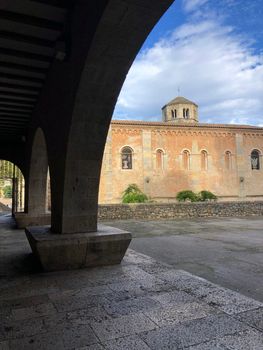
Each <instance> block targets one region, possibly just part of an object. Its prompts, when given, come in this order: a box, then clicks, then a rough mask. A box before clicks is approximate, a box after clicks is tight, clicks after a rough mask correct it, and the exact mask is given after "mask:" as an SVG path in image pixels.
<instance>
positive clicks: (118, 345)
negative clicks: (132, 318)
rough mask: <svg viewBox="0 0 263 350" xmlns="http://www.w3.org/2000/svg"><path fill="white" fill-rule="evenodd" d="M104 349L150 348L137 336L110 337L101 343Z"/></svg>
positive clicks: (148, 349)
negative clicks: (110, 338)
mask: <svg viewBox="0 0 263 350" xmlns="http://www.w3.org/2000/svg"><path fill="white" fill-rule="evenodd" d="M103 345H104V347H105V349H106V350H150V348H149V347H148V346H147V345H146V344H145V342H144V341H143V340H142V339H140V338H139V337H138V336H136V335H134V336H131V337H125V338H118V339H112V340H110V341H108V342H106V343H104V344H103Z"/></svg>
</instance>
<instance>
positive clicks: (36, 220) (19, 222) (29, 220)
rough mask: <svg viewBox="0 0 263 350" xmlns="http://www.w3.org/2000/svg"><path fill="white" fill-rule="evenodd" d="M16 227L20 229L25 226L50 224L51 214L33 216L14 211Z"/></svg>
mask: <svg viewBox="0 0 263 350" xmlns="http://www.w3.org/2000/svg"><path fill="white" fill-rule="evenodd" d="M14 217H15V221H16V227H17V228H19V229H21V228H25V227H27V226H44V225H50V224H51V215H50V214H43V215H38V216H33V215H30V214H27V213H15V215H14Z"/></svg>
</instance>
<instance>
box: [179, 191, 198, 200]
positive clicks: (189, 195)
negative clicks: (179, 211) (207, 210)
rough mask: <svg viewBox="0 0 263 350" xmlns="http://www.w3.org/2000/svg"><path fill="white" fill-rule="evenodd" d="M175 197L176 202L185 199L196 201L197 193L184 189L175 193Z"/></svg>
mask: <svg viewBox="0 0 263 350" xmlns="http://www.w3.org/2000/svg"><path fill="white" fill-rule="evenodd" d="M176 199H177V200H178V202H185V201H190V202H197V201H198V195H197V194H195V193H194V192H193V191H191V190H184V191H180V192H178V193H177V195H176Z"/></svg>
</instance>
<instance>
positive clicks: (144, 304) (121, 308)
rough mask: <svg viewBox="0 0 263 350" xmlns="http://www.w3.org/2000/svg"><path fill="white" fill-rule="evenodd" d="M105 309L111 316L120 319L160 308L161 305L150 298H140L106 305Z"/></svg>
mask: <svg viewBox="0 0 263 350" xmlns="http://www.w3.org/2000/svg"><path fill="white" fill-rule="evenodd" d="M103 307H104V309H105V310H106V312H107V313H108V314H109V315H111V316H113V317H118V316H121V315H128V314H130V313H136V312H137V313H139V312H144V311H148V310H153V309H156V308H160V307H161V304H160V303H159V302H157V301H155V300H153V299H150V298H148V297H138V298H130V299H127V300H123V301H119V302H111V303H109V304H105V305H104V306H103Z"/></svg>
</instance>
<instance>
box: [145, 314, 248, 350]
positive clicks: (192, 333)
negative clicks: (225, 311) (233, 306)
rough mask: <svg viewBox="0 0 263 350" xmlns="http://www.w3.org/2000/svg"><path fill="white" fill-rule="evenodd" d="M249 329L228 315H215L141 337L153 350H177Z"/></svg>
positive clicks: (150, 332) (146, 333)
mask: <svg viewBox="0 0 263 350" xmlns="http://www.w3.org/2000/svg"><path fill="white" fill-rule="evenodd" d="M247 328H248V326H246V325H244V324H242V323H241V322H237V321H236V320H234V319H233V318H232V317H230V316H228V315H213V316H208V317H205V318H202V319H198V320H192V321H186V322H184V323H182V324H180V325H178V326H168V327H163V328H160V329H157V330H152V331H149V332H145V333H142V334H140V337H141V338H142V339H143V340H144V341H145V342H146V344H147V345H148V346H149V347H150V348H151V349H152V350H160V349H162V350H166V349H173V350H175V349H182V348H184V347H187V346H191V345H197V344H200V343H202V342H207V341H210V340H213V339H214V338H221V337H223V336H225V335H229V334H235V333H237V332H240V331H243V330H245V329H247Z"/></svg>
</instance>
